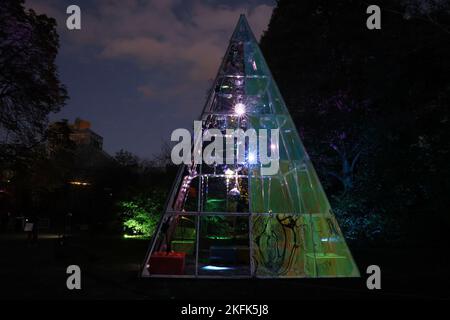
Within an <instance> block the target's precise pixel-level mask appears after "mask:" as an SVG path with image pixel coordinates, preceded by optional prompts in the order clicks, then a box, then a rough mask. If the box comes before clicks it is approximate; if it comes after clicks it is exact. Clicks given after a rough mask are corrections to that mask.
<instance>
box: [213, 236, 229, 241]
mask: <svg viewBox="0 0 450 320" xmlns="http://www.w3.org/2000/svg"><path fill="white" fill-rule="evenodd" d="M207 238H208V239H212V240H229V239H232V237H227V236H207Z"/></svg>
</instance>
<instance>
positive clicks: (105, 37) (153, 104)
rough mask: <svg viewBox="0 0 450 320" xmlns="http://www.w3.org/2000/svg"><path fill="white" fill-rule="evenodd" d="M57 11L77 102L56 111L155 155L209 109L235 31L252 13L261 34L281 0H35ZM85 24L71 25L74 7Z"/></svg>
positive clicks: (63, 65) (64, 75) (107, 144)
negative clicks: (243, 17)
mask: <svg viewBox="0 0 450 320" xmlns="http://www.w3.org/2000/svg"><path fill="white" fill-rule="evenodd" d="M26 4H27V6H28V7H30V8H33V9H34V10H35V11H37V12H38V13H45V14H47V15H49V16H52V17H54V18H55V19H56V20H57V23H58V33H59V34H60V45H61V47H60V52H59V55H58V58H57V64H58V67H59V73H60V78H61V80H62V82H63V83H64V84H65V85H66V86H67V88H68V92H69V96H70V100H69V101H68V103H67V105H66V106H65V107H64V109H63V110H62V111H61V112H59V113H57V114H54V115H52V116H51V118H50V119H51V120H58V119H62V118H66V119H69V120H70V121H71V122H72V121H73V120H74V119H75V118H76V117H81V118H83V119H86V120H89V121H91V122H92V126H93V127H92V129H93V130H94V131H95V132H97V133H98V134H100V135H102V136H103V137H104V148H105V150H106V151H107V152H108V153H110V154H114V153H115V152H116V151H118V150H120V149H125V150H128V151H131V152H133V153H135V154H137V155H139V156H141V157H148V158H149V157H152V155H155V154H157V153H158V152H159V150H160V147H161V144H162V143H163V142H164V141H166V142H169V141H170V133H171V132H172V131H173V130H174V129H176V128H187V129H191V128H192V121H193V120H195V119H197V118H198V116H199V115H200V113H201V110H202V108H203V105H204V103H205V99H206V92H207V90H208V89H209V88H210V86H211V84H212V81H213V78H214V77H215V74H216V72H217V69H218V67H219V64H220V61H221V58H222V56H223V55H224V53H225V50H226V47H227V44H228V40H229V37H230V36H231V33H232V31H233V28H234V26H235V24H236V23H237V20H238V18H239V14H241V13H245V14H246V15H247V18H248V20H249V22H250V24H251V27H252V29H253V32H254V33H255V35H256V37H257V38H258V39H259V37H260V35H261V34H262V32H263V31H264V30H266V29H267V25H268V23H269V20H270V16H271V14H272V10H273V7H274V5H275V0H251V1H237V0H235V1H230V0H229V1H208V0H189V1H182V0H148V1H139V0H112V1H106V0H104V1H73V0H27V2H26ZM71 4H76V5H78V6H80V8H81V14H82V19H81V20H82V21H81V23H82V29H81V30H73V31H69V30H68V29H67V28H66V18H67V17H68V15H67V14H66V13H65V12H66V8H67V6H69V5H71Z"/></svg>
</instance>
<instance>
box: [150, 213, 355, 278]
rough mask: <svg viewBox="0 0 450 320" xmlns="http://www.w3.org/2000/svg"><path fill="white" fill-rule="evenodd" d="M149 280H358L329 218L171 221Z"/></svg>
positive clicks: (198, 217) (162, 234)
mask: <svg viewBox="0 0 450 320" xmlns="http://www.w3.org/2000/svg"><path fill="white" fill-rule="evenodd" d="M165 223H166V227H165V228H163V229H161V230H160V231H159V233H158V235H157V237H156V238H155V241H154V243H155V247H154V251H153V253H152V254H151V255H150V258H149V260H148V261H147V268H145V270H144V272H143V276H145V277H148V276H150V277H152V276H157V277H163V276H168V277H186V276H188V277H200V278H201V277H206V278H207V277H226V278H228V277H231V278H232V277H237V278H242V277H244V278H245V277H246V278H250V277H261V278H271V277H273V278H275V277H276V278H318V277H358V276H359V273H358V269H357V267H356V265H355V263H354V262H353V259H352V257H351V255H350V251H349V249H348V247H347V245H346V243H345V241H344V239H343V237H342V234H341V232H340V230H339V227H338V226H337V223H336V221H335V219H334V217H333V216H332V215H330V214H247V215H242V214H241V215H239V214H236V213H229V214H220V215H207V213H201V214H190V215H189V214H180V215H176V214H175V215H170V216H167V217H166V220H165Z"/></svg>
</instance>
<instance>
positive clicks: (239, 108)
mask: <svg viewBox="0 0 450 320" xmlns="http://www.w3.org/2000/svg"><path fill="white" fill-rule="evenodd" d="M245 109H246V107H245V104H243V103H240V102H239V103H237V104H236V105H235V106H234V113H235V114H236V115H238V116H240V117H241V116H243V115H244V114H245Z"/></svg>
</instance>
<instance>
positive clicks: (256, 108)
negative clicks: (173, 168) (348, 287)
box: [141, 15, 359, 278]
mask: <svg viewBox="0 0 450 320" xmlns="http://www.w3.org/2000/svg"><path fill="white" fill-rule="evenodd" d="M239 103H240V104H242V105H244V106H245V115H244V116H242V115H241V114H240V115H236V110H235V106H236V105H237V104H239ZM200 119H201V121H202V125H203V128H202V129H203V130H207V129H211V128H216V129H220V130H221V131H225V129H230V128H231V129H237V128H241V129H248V128H253V129H256V130H257V129H263V128H264V129H276V128H278V129H279V130H280V144H279V158H280V159H279V170H278V173H277V174H276V175H273V176H264V175H262V174H261V164H258V163H257V164H250V163H243V164H238V163H235V164H234V165H226V164H220V165H219V164H214V165H206V164H200V165H197V164H194V163H193V164H192V165H182V166H181V167H180V170H179V172H178V174H177V177H176V180H175V182H174V185H173V187H172V190H171V192H170V196H169V198H168V199H167V203H166V206H165V208H166V209H165V212H164V215H163V217H162V219H161V221H160V224H159V226H158V228H157V231H156V233H155V235H154V236H153V238H152V241H151V245H150V247H149V249H148V252H147V255H146V258H145V261H144V266H143V269H142V273H141V275H142V276H143V277H232V278H241V277H244V278H248V277H260V278H266V277H267V278H281V277H284V278H289V277H294V278H297V277H357V276H359V271H358V268H357V266H356V264H355V263H354V261H353V258H352V256H351V253H350V251H349V249H348V247H347V245H346V243H345V239H344V237H343V235H342V232H341V230H340V228H339V226H338V224H337V222H336V219H335V217H334V215H333V213H332V210H331V208H330V205H329V203H328V200H327V197H326V195H325V192H324V190H323V188H322V186H321V184H320V182H319V179H318V177H317V174H316V172H315V170H314V168H313V166H312V163H311V161H310V159H309V157H308V155H307V153H306V151H305V148H304V147H303V144H302V142H301V140H300V137H299V135H298V132H297V130H296V127H295V125H294V123H293V122H292V119H291V117H290V115H289V112H288V109H287V108H286V105H285V103H284V101H283V98H282V97H281V94H280V92H279V90H278V88H277V86H276V84H275V82H274V80H273V78H272V75H271V73H270V71H269V68H268V66H267V64H266V62H265V60H264V57H263V55H262V53H261V51H260V49H259V47H258V44H257V41H256V39H255V37H254V35H253V33H252V31H251V29H250V26H249V25H248V22H247V20H246V18H245V16H244V15H241V17H240V19H239V22H238V24H237V26H236V29H235V31H234V33H233V35H232V37H231V40H230V44H229V46H228V49H227V51H226V54H225V56H224V58H223V61H222V64H221V67H220V69H219V72H218V74H217V77H216V79H215V82H214V86H213V88H212V89H211V92H210V95H209V98H208V100H207V102H206V105H205V107H204V109H203V112H202V115H201V117H200ZM202 147H203V148H204V147H205V145H203V146H202ZM249 156H250V154H248V153H247V154H246V159H247V158H248V157H249Z"/></svg>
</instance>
